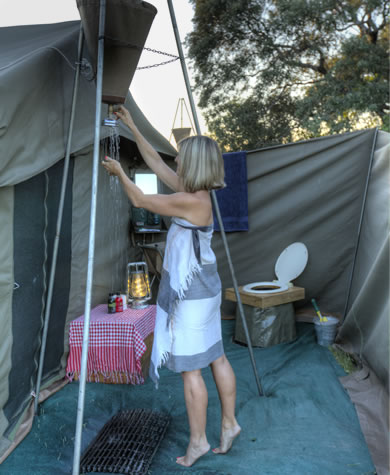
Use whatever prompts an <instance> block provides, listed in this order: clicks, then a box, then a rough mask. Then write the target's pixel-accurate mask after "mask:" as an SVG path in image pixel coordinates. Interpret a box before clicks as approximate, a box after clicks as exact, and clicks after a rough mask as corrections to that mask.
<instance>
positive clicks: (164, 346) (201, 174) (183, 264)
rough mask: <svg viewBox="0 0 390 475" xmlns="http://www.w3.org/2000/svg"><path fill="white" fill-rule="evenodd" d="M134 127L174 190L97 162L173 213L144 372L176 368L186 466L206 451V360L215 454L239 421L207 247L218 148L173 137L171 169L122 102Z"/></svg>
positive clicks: (219, 166)
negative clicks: (152, 188) (213, 402)
mask: <svg viewBox="0 0 390 475" xmlns="http://www.w3.org/2000/svg"><path fill="white" fill-rule="evenodd" d="M116 115H117V117H118V118H119V119H121V120H122V121H123V123H124V124H126V125H127V126H128V127H129V129H130V130H131V132H132V133H133V136H134V139H135V141H136V143H137V146H138V149H139V151H140V153H141V155H142V157H143V158H144V160H145V162H146V164H147V165H148V166H149V168H151V169H152V170H153V171H154V173H156V175H157V176H158V177H159V178H160V180H162V181H163V182H164V183H165V184H166V185H167V186H169V187H170V188H171V189H172V190H173V191H174V192H175V193H173V194H170V195H145V194H144V193H143V192H142V191H141V190H140V189H139V188H138V187H137V186H136V185H135V184H134V183H133V182H132V181H131V180H130V179H129V178H128V177H127V175H126V174H125V172H124V171H123V169H122V167H121V165H120V164H119V162H117V161H116V160H112V159H111V158H109V157H105V160H104V161H103V163H102V164H103V166H104V167H105V168H106V170H107V171H108V172H109V173H110V174H111V175H116V176H118V177H119V180H120V182H121V184H122V186H123V188H124V190H125V192H126V193H127V195H128V197H129V199H130V201H131V202H132V204H133V205H134V206H135V207H137V208H145V209H147V210H149V211H151V212H153V213H157V214H161V215H165V216H173V217H174V218H173V220H172V224H171V226H170V229H169V233H168V236H167V242H166V247H165V255H164V263H163V271H162V279H161V282H160V287H159V294H158V297H157V314H156V326H155V332H154V342H153V349H152V357H151V367H150V376H151V378H152V379H153V380H154V381H155V383H156V385H157V383H158V378H159V376H158V368H160V367H161V366H162V365H165V366H167V367H168V368H170V369H171V370H173V371H175V372H180V373H181V375H182V378H183V382H184V397H185V402H186V408H187V414H188V420H189V425H190V440H189V444H188V447H187V451H186V454H185V455H184V456H181V457H178V458H177V460H176V461H177V463H178V464H180V465H184V466H186V467H189V466H191V465H192V464H193V463H194V462H195V461H196V460H197V459H198V458H199V457H201V456H202V455H204V454H205V453H206V452H208V451H209V449H210V445H209V443H208V441H207V437H206V411H207V402H208V395H207V389H206V386H205V383H204V380H203V378H202V374H201V369H202V368H205V367H207V366H209V365H210V366H211V370H212V374H213V377H214V380H215V383H216V386H217V390H218V394H219V398H220V402H221V410H222V424H221V438H220V445H219V447H217V448H215V449H214V450H213V452H214V453H216V454H224V453H226V452H227V451H228V450H229V449H230V447H231V446H232V442H233V440H234V438H235V437H237V435H238V434H239V433H240V431H241V428H240V426H239V425H238V423H237V420H236V418H235V401H236V381H235V375H234V373H233V370H232V367H231V366H230V364H229V362H228V360H227V358H226V356H225V354H224V351H223V345H222V337H221V316H220V304H221V282H220V279H219V276H218V273H217V267H216V260H215V255H214V253H213V251H212V250H211V247H210V241H211V236H212V222H213V214H212V206H211V197H210V190H211V189H213V188H220V187H222V186H224V181H223V180H224V169H223V160H222V156H221V152H220V150H219V148H218V145H217V144H216V142H215V141H214V140H212V139H210V138H208V137H204V136H195V137H189V138H187V139H184V140H183V141H181V142H180V144H179V154H178V156H177V157H176V159H175V161H176V163H177V171H176V173H175V172H174V171H173V170H172V169H171V168H169V167H168V165H166V164H165V163H164V161H163V160H162V159H161V157H160V155H159V154H158V153H157V152H156V151H155V150H154V148H153V147H152V146H151V145H150V144H149V143H148V142H147V141H146V140H145V138H144V137H143V136H142V134H141V133H140V132H139V130H138V129H137V127H136V126H135V124H134V121H133V119H132V118H131V116H130V113H129V112H128V110H127V109H125V108H124V107H123V106H121V107H120V109H119V111H118V112H116Z"/></svg>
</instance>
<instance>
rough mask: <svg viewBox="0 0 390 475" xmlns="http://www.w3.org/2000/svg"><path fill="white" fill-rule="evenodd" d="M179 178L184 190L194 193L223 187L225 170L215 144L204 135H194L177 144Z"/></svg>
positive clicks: (218, 149)
mask: <svg viewBox="0 0 390 475" xmlns="http://www.w3.org/2000/svg"><path fill="white" fill-rule="evenodd" d="M178 149H179V158H180V178H181V179H182V182H183V186H184V190H185V191H187V192H189V193H194V192H195V191H200V190H213V189H218V188H223V187H224V186H225V182H224V178H225V170H224V166H223V158H222V153H221V150H220V148H219V146H218V144H217V142H216V141H215V140H213V139H211V138H210V137H206V136H205V135H195V136H193V137H187V138H185V139H183V140H181V141H180V142H179V144H178Z"/></svg>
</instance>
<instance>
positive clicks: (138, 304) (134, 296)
mask: <svg viewBox="0 0 390 475" xmlns="http://www.w3.org/2000/svg"><path fill="white" fill-rule="evenodd" d="M151 297H152V294H151V292H150V283H149V274H148V266H147V265H146V262H130V263H129V264H128V265H127V300H128V302H129V303H130V306H131V307H132V308H136V309H139V308H145V307H147V306H148V304H147V303H146V302H147V301H148V300H150V299H151Z"/></svg>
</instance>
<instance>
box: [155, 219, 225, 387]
mask: <svg viewBox="0 0 390 475" xmlns="http://www.w3.org/2000/svg"><path fill="white" fill-rule="evenodd" d="M212 235H213V227H212V226H202V227H200V226H195V225H193V224H191V223H190V222H188V221H186V220H184V219H179V218H173V220H172V224H171V227H170V229H169V232H168V236H167V242H166V246H165V254H164V262H163V269H162V276H161V282H160V288H159V292H158V296H157V312H156V325H155V329H154V342H153V349H152V356H151V363H150V377H151V379H152V380H153V381H154V382H155V384H156V387H157V386H158V380H159V374H158V369H159V368H160V367H161V366H162V365H165V366H166V367H168V368H169V369H171V370H172V371H175V372H182V371H192V370H195V369H200V368H205V367H207V366H208V365H209V364H210V363H212V362H213V361H215V360H216V359H217V358H219V357H220V356H222V355H223V353H224V351H223V344H222V335H221V311H220V306H221V281H220V278H219V275H218V272H217V262H216V258H215V254H214V252H213V251H212V249H211V238H212Z"/></svg>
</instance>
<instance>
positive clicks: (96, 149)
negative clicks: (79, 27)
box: [72, 0, 106, 475]
mask: <svg viewBox="0 0 390 475" xmlns="http://www.w3.org/2000/svg"><path fill="white" fill-rule="evenodd" d="M105 19H106V0H100V11H99V36H98V58H97V74H96V115H95V141H94V146H93V169H92V194H91V218H90V224H89V244H88V270H87V284H86V294H85V308H84V332H83V350H82V354H81V370H80V380H79V385H80V387H79V398H78V405H77V421H76V435H75V445H74V456H73V472H72V474H73V475H79V473H80V452H81V434H82V428H83V416H84V403H85V386H86V384H85V382H86V377H87V358H88V341H89V322H90V316H91V294H92V280H93V263H94V255H95V228H96V202H97V182H98V171H99V156H100V123H101V102H102V90H103V54H104V26H105Z"/></svg>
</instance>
